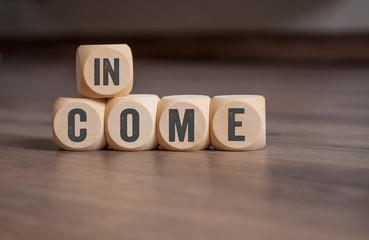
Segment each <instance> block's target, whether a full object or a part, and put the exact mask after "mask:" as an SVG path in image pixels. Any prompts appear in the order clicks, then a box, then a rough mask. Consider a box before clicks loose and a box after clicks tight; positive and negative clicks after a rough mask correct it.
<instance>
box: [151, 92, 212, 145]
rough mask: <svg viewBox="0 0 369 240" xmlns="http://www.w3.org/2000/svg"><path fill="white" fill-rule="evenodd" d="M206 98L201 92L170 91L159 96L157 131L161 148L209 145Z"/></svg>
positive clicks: (208, 100)
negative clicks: (181, 93)
mask: <svg viewBox="0 0 369 240" xmlns="http://www.w3.org/2000/svg"><path fill="white" fill-rule="evenodd" d="M209 108H210V98H209V97H208V96H204V95H173V96H166V97H163V98H162V99H160V101H159V104H158V117H157V126H158V127H157V131H158V141H159V145H160V146H161V147H162V148H163V149H165V150H179V151H195V150H202V149H206V148H208V147H209V145H210V133H209Z"/></svg>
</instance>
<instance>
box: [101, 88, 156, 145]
mask: <svg viewBox="0 0 369 240" xmlns="http://www.w3.org/2000/svg"><path fill="white" fill-rule="evenodd" d="M158 102H159V97H158V96H156V95H152V94H132V95H128V96H126V97H116V98H112V99H109V100H108V103H107V106H106V112H105V113H106V114H105V130H106V139H107V142H108V145H109V146H110V147H111V148H112V149H114V150H129V151H136V150H149V149H154V148H157V146H158V141H157V136H156V110H157V105H158Z"/></svg>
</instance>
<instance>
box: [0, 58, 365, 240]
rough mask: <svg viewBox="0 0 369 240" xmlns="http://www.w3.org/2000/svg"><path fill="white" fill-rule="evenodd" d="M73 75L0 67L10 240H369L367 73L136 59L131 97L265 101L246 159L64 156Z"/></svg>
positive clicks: (221, 155) (33, 64) (1, 163)
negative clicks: (63, 102) (257, 143)
mask: <svg viewBox="0 0 369 240" xmlns="http://www.w3.org/2000/svg"><path fill="white" fill-rule="evenodd" d="M74 71H75V69H74V59H73V58H70V59H65V60H63V59H58V58H52V57H49V58H45V59H43V60H37V59H23V60H22V59H19V58H18V59H13V60H11V59H10V60H6V59H5V60H4V61H3V62H2V63H1V64H0V239H2V240H8V239H63V240H65V239H168V240H172V239H336V240H337V239H363V240H366V239H368V237H369V110H368V109H369V80H368V79H369V68H368V67H365V66H361V67H355V66H349V67H348V66H342V65H341V66H301V65H252V64H248V63H237V62H204V61H202V62H196V61H182V62H181V61H154V60H136V61H135V85H134V91H133V93H154V94H158V95H159V96H165V95H172V94H205V95H209V96H214V95H218V94H261V95H264V96H265V98H266V103H267V147H266V148H265V149H263V150H258V151H249V152H223V151H214V150H206V151H199V152H167V151H162V150H154V151H143V152H118V151H111V150H103V151H90V152H68V151H59V150H57V147H56V146H55V144H54V143H53V140H52V132H51V112H52V105H53V103H54V101H55V100H56V99H57V98H58V97H59V96H71V95H76V94H77V89H76V86H75V72H74Z"/></svg>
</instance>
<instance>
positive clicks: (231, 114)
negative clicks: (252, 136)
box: [228, 108, 245, 141]
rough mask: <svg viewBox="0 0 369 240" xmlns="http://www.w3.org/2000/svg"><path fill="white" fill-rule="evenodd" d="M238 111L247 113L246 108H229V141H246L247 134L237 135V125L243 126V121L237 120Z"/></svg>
mask: <svg viewBox="0 0 369 240" xmlns="http://www.w3.org/2000/svg"><path fill="white" fill-rule="evenodd" d="M236 113H245V109H244V108H229V109H228V141H245V136H236V131H235V130H236V127H242V122H239V121H237V122H236V120H235V119H236V117H235V115H236Z"/></svg>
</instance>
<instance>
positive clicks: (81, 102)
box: [53, 97, 106, 150]
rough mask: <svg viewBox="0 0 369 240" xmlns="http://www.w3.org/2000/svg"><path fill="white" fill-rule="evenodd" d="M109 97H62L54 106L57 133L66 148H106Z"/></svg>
mask: <svg viewBox="0 0 369 240" xmlns="http://www.w3.org/2000/svg"><path fill="white" fill-rule="evenodd" d="M105 102H106V101H105V99H87V98H73V97H60V98H58V99H57V100H56V102H55V104H54V109H53V135H54V141H55V143H56V145H58V146H59V147H60V148H61V149H63V150H97V149H102V148H105V147H106V141H105V131H104V111H105Z"/></svg>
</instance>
